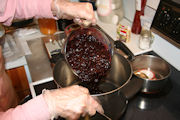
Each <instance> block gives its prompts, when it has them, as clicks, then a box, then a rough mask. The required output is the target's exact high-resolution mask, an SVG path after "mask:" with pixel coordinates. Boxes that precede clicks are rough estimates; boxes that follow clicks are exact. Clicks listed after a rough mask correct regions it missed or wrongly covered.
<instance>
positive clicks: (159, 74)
mask: <svg viewBox="0 0 180 120" xmlns="http://www.w3.org/2000/svg"><path fill="white" fill-rule="evenodd" d="M117 45H118V46H117V47H118V48H121V49H122V50H123V51H124V52H125V53H126V54H128V57H129V59H130V60H131V64H132V68H133V73H135V72H137V71H140V72H141V71H142V70H143V71H144V70H145V73H146V72H147V73H146V74H147V75H145V76H146V77H148V78H145V77H144V78H142V75H141V77H140V75H137V74H135V76H136V77H137V78H139V79H140V80H142V81H143V85H142V88H141V92H143V93H157V92H160V91H161V89H163V87H164V85H165V84H166V83H167V81H168V77H169V75H170V73H171V70H170V67H169V64H168V63H167V62H166V61H164V60H163V59H161V58H160V57H156V56H153V55H138V56H134V54H133V53H132V52H131V51H130V50H129V49H128V48H127V47H126V46H125V45H124V44H123V43H122V42H121V43H120V42H118V44H117ZM143 76H144V75H143ZM150 78H152V79H150Z"/></svg>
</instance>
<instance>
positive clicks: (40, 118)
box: [0, 95, 50, 120]
mask: <svg viewBox="0 0 180 120" xmlns="http://www.w3.org/2000/svg"><path fill="white" fill-rule="evenodd" d="M49 119H50V113H49V112H48V106H47V104H46V103H45V101H44V98H43V96H42V95H39V96H37V97H36V98H34V99H32V100H30V101H28V102H27V103H25V104H23V105H19V106H17V107H16V108H11V109H9V110H7V111H6V112H0V120H49Z"/></svg>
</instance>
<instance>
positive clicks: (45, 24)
mask: <svg viewBox="0 0 180 120" xmlns="http://www.w3.org/2000/svg"><path fill="white" fill-rule="evenodd" d="M38 24H39V29H40V31H41V33H42V34H45V35H52V34H54V33H55V32H56V31H57V26H56V20H54V19H38Z"/></svg>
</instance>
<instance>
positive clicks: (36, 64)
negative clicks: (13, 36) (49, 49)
mask: <svg viewBox="0 0 180 120" xmlns="http://www.w3.org/2000/svg"><path fill="white" fill-rule="evenodd" d="M43 44H44V43H43V41H42V40H41V38H36V39H33V40H30V41H28V45H29V48H30V50H31V52H32V54H31V55H28V56H26V60H27V63H28V66H29V71H30V74H31V77H32V82H36V81H40V80H47V79H51V80H53V70H52V67H51V66H50V62H49V58H48V55H47V53H46V50H45V48H44V45H43Z"/></svg>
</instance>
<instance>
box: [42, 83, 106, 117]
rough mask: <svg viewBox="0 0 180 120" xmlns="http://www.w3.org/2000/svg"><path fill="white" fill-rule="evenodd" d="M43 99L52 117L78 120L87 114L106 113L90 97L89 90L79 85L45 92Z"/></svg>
mask: <svg viewBox="0 0 180 120" xmlns="http://www.w3.org/2000/svg"><path fill="white" fill-rule="evenodd" d="M43 97H44V99H45V101H46V103H47V105H48V108H49V111H50V114H51V117H56V116H61V117H63V118H66V119H68V120H77V119H78V118H79V117H80V116H85V115H86V114H88V115H90V116H92V115H94V114H95V113H96V111H98V112H99V113H104V111H103V108H102V106H101V105H100V104H99V103H98V102H97V101H96V100H95V99H94V98H93V97H92V96H90V94H89V91H88V89H87V88H84V87H81V86H78V85H73V86H70V87H66V88H60V89H56V90H45V91H44V92H43Z"/></svg>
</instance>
